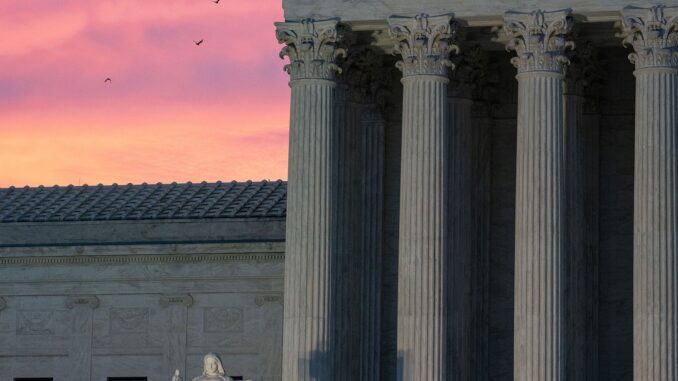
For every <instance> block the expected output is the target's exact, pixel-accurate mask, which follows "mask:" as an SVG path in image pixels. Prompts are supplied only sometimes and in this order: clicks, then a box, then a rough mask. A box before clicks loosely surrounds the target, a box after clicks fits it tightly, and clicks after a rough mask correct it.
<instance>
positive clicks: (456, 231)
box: [276, 0, 678, 381]
mask: <svg viewBox="0 0 678 381" xmlns="http://www.w3.org/2000/svg"><path fill="white" fill-rule="evenodd" d="M625 1H626V0H623V1H622V0H574V1H572V0H570V1H565V0H547V1H539V2H537V1H517V0H501V1H476V0H459V1H443V0H421V1H416V2H413V1H405V0H381V1H371V0H364V1H359V0H358V1H348V0H345V1H335V0H324V1H323V0H321V1H311V0H284V1H283V6H284V9H285V19H286V21H285V22H280V23H276V27H277V32H276V33H277V38H278V40H279V42H280V43H281V44H283V48H282V51H281V57H283V58H284V59H286V60H288V62H287V63H286V65H285V67H284V68H285V70H286V71H287V72H288V73H289V75H290V88H291V118H290V151H289V153H290V159H289V197H288V199H289V202H288V220H287V221H288V222H287V223H288V225H287V229H286V230H287V235H286V264H285V296H284V297H285V302H284V305H285V308H284V322H283V327H284V329H283V363H282V379H283V380H285V381H293V380H294V381H299V380H353V379H355V380H378V379H379V380H412V381H423V380H426V381H429V380H431V381H438V380H510V379H515V380H540V381H542V380H543V381H549V380H564V379H567V380H631V379H634V380H639V381H640V380H676V379H678V365H677V364H678V312H677V311H678V280H677V279H678V249H677V248H678V241H677V240H678V220H677V219H676V215H677V214H676V212H677V211H678V210H677V209H678V184H676V177H677V176H678V169H677V168H678V167H677V165H678V156H677V155H678V151H677V150H678V135H677V133H678V119H677V118H678V112H677V110H678V3H676V2H675V1H673V0H672V1H671V2H670V3H668V4H664V5H661V4H649V3H647V2H640V3H637V4H633V3H628V2H625ZM538 7H539V8H541V9H538Z"/></svg>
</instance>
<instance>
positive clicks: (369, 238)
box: [356, 105, 384, 380]
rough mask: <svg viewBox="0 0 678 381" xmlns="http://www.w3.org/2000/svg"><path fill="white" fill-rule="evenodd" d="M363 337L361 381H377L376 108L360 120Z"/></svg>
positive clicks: (379, 186)
mask: <svg viewBox="0 0 678 381" xmlns="http://www.w3.org/2000/svg"><path fill="white" fill-rule="evenodd" d="M359 126H360V127H361V128H360V133H361V134H360V140H361V141H360V148H361V150H360V155H359V157H360V161H359V171H360V177H359V178H358V179H356V180H357V182H358V186H359V192H358V194H359V195H360V196H361V197H360V203H359V210H360V221H361V223H360V225H359V226H360V230H361V233H362V234H361V235H360V250H359V252H360V258H359V261H358V269H359V274H360V290H361V293H360V305H361V306H362V310H361V314H360V320H359V321H360V325H359V326H360V330H361V332H360V335H359V343H360V346H359V348H360V349H359V353H360V360H359V361H360V364H359V377H358V379H359V380H378V379H379V377H380V371H379V370H380V369H379V361H380V355H381V348H380V347H381V342H380V332H381V254H382V250H381V247H382V245H381V240H382V212H383V207H382V205H383V204H382V195H383V165H384V122H383V120H382V118H381V116H380V115H379V114H378V112H377V110H376V107H375V106H374V105H368V106H365V107H363V108H362V118H361V119H360V124H359Z"/></svg>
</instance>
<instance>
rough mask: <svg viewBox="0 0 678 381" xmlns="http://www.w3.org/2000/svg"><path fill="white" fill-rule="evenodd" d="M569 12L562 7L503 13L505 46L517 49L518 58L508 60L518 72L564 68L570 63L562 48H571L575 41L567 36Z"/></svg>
mask: <svg viewBox="0 0 678 381" xmlns="http://www.w3.org/2000/svg"><path fill="white" fill-rule="evenodd" d="M570 12H571V11H570V10H569V9H565V10H560V11H553V12H545V11H542V10H536V11H533V12H530V13H522V12H507V13H505V14H504V30H505V31H506V34H507V35H508V37H509V42H508V44H507V45H506V49H507V50H509V51H510V50H515V51H516V54H517V57H514V58H513V59H511V63H512V64H513V66H515V67H516V68H517V69H518V73H525V72H530V71H551V72H559V73H562V72H563V71H564V68H565V65H566V64H567V63H568V62H569V61H568V59H567V57H565V54H564V53H565V50H566V49H568V48H569V49H574V43H573V42H572V41H568V40H567V38H566V37H567V34H568V33H570V31H571V30H572V18H571V17H570Z"/></svg>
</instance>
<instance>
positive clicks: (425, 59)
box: [388, 13, 459, 77]
mask: <svg viewBox="0 0 678 381" xmlns="http://www.w3.org/2000/svg"><path fill="white" fill-rule="evenodd" d="M451 22H452V16H451V15H443V16H436V17H429V16H428V15H426V14H423V13H422V14H419V15H417V16H415V17H390V18H389V19H388V23H389V26H390V28H389V32H390V34H391V38H392V39H393V40H394V42H395V52H396V53H398V54H400V55H401V56H402V58H403V59H402V61H398V62H397V63H396V67H397V68H398V69H400V70H401V71H402V72H403V76H404V77H407V76H411V75H438V76H445V77H446V76H447V68H454V64H452V61H450V60H449V55H450V52H452V51H454V52H456V53H458V52H459V47H458V46H457V45H455V44H453V43H452V41H453V40H454V33H455V32H454V30H453V28H452V25H451Z"/></svg>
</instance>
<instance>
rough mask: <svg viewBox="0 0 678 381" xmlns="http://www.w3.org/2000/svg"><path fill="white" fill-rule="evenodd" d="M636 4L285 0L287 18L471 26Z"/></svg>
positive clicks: (614, 16)
mask: <svg viewBox="0 0 678 381" xmlns="http://www.w3.org/2000/svg"><path fill="white" fill-rule="evenodd" d="M665 3H667V4H670V2H665ZM634 4H635V5H639V6H641V5H644V3H643V2H642V1H636V2H630V1H628V0H548V1H530V2H525V1H522V0H486V1H477V0H458V1H455V2H450V1H447V0H421V1H409V0H338V1H337V0H320V1H314V0H283V7H284V9H285V19H287V20H300V19H305V18H308V17H314V18H317V19H323V18H329V17H339V18H341V20H342V21H343V22H349V23H355V24H356V26H358V25H359V24H363V25H364V24H370V23H373V22H374V21H375V20H386V19H388V17H390V16H392V15H415V14H419V13H421V12H422V11H425V12H427V13H428V14H430V15H439V14H447V13H449V12H454V14H455V17H456V18H457V19H458V20H460V21H463V22H464V23H467V24H468V25H470V26H488V25H501V24H502V23H503V15H504V13H505V12H506V11H509V10H512V11H522V12H530V11H532V10H534V9H535V8H542V9H550V10H554V9H565V8H572V9H573V10H574V13H575V15H577V16H580V18H583V19H586V20H587V21H616V20H618V19H619V16H620V13H621V9H622V8H624V7H626V6H628V5H634Z"/></svg>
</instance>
